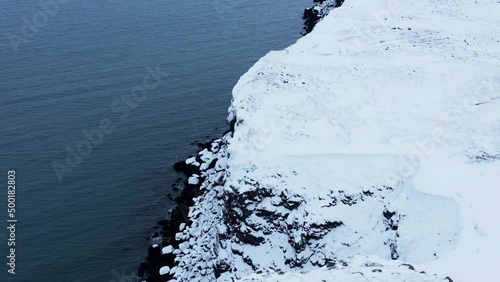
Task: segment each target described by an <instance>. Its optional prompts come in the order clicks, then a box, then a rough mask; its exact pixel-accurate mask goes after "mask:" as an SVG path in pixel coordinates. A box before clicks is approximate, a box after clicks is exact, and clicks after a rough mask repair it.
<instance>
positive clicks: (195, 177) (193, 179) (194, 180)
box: [188, 174, 200, 185]
mask: <svg viewBox="0 0 500 282" xmlns="http://www.w3.org/2000/svg"><path fill="white" fill-rule="evenodd" d="M198 177H199V176H198V175H196V174H193V175H192V176H191V177H189V178H188V183H189V184H191V185H197V184H198V183H199V182H200V179H199V178H198Z"/></svg>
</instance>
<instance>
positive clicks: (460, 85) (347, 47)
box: [170, 0, 500, 282]
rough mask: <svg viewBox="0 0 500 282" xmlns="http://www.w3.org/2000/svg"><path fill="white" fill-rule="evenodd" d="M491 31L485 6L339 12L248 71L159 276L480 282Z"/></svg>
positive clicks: (498, 138) (494, 97)
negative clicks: (172, 258) (171, 257)
mask: <svg viewBox="0 0 500 282" xmlns="http://www.w3.org/2000/svg"><path fill="white" fill-rule="evenodd" d="M499 15H500V1H496V0H494V1H492V0H476V1H474V0H472V1H471V0H456V1H451V0H442V1H439V0H438V1H436V0H418V1H417V0H408V1H400V0H380V1H373V0H347V1H346V2H344V4H343V6H342V7H340V8H338V9H336V10H334V11H333V12H331V13H330V14H329V15H328V16H327V17H325V18H324V19H323V20H322V21H321V22H320V23H319V24H318V25H317V26H316V27H315V29H314V31H313V32H312V33H310V34H308V35H307V36H305V37H304V38H302V39H300V40H299V41H298V42H297V43H296V44H294V45H292V46H290V47H289V48H287V49H285V50H282V51H277V52H270V53H269V54H268V55H266V56H265V57H263V58H262V59H261V60H260V61H259V62H257V63H256V64H255V65H254V66H253V67H252V68H251V69H250V70H249V71H248V72H247V73H246V74H245V75H243V76H242V77H241V79H240V81H239V82H238V84H237V85H236V86H235V88H234V90H233V96H234V98H233V102H232V108H231V109H230V116H231V118H234V117H235V118H236V126H235V130H234V136H232V137H231V136H230V135H227V136H225V137H224V138H223V139H222V141H220V140H219V141H218V142H219V143H217V147H218V148H217V150H216V153H211V152H205V153H203V154H202V155H203V156H205V159H203V162H205V164H208V163H209V162H210V161H211V160H213V159H214V158H215V159H218V161H217V162H218V165H217V167H216V169H212V170H208V171H205V172H204V174H202V175H201V176H194V177H193V178H191V179H190V180H189V181H190V183H193V184H195V183H198V181H199V179H200V177H201V178H203V179H204V182H203V183H202V187H203V189H202V190H203V191H205V193H206V194H205V196H203V197H200V198H198V199H197V201H196V205H195V207H194V208H192V209H191V211H190V216H191V218H192V219H193V224H192V225H191V226H187V227H186V228H185V229H184V230H183V232H182V233H179V238H181V237H182V238H184V240H186V242H187V244H183V245H182V250H175V251H174V253H175V252H177V253H178V257H177V260H178V261H179V263H180V264H179V267H177V268H175V267H174V268H172V269H171V270H170V273H176V277H177V280H178V281H214V280H215V277H219V278H218V279H217V280H218V281H231V279H232V278H235V279H247V280H245V281H251V280H249V279H256V280H257V281H323V280H324V281H438V280H439V281H442V280H443V279H445V278H446V277H451V279H453V281H464V282H470V281H478V282H480V281H492V280H495V277H496V276H497V274H496V262H497V261H498V257H499V256H500V255H499V254H500V242H499V239H500V226H499V224H498V219H497V215H498V214H500V205H498V204H497V201H498V199H499V196H500V191H499V188H500V91H499V90H500V43H499V40H500V16H499ZM219 146H220V148H219ZM202 165H203V164H202ZM222 168H225V171H224V172H221V169H222ZM205 169H206V165H205ZM222 174H223V175H222ZM207 191H208V192H207ZM201 230H203V231H201ZM200 233H201V234H203V235H200ZM190 234H191V235H190ZM193 234H195V235H193ZM366 256H376V257H377V259H374V257H369V258H367V257H366ZM363 258H365V259H366V261H362V260H363ZM375 260H377V264H380V265H381V266H380V268H381V269H382V272H381V273H378V272H373V271H372V270H373V269H372V268H367V267H366V265H365V264H366V263H370V262H373V261H375ZM339 261H343V262H344V263H345V264H346V265H345V267H332V265H339ZM403 263H411V264H412V265H413V267H415V268H418V270H419V271H420V270H425V271H426V273H420V272H415V271H408V270H407V269H406V268H405V267H402V266H401V265H402V264H403ZM363 265H365V266H363ZM212 266H215V269H216V270H215V272H214V270H213V268H212ZM413 267H412V268H413ZM271 272H274V273H275V274H276V276H272V275H271ZM301 272H305V273H306V274H303V275H302V274H300V273H301ZM356 272H360V273H364V274H365V275H362V276H363V277H364V278H366V279H365V280H363V279H361V278H360V277H359V276H360V275H361V274H356ZM256 273H261V274H256ZM279 273H282V275H280V274H279ZM427 273H433V275H430V274H427ZM367 274H370V275H367ZM382 274H384V275H386V276H383V275H382ZM434 274H436V275H437V276H434ZM287 275H288V276H290V279H292V278H293V279H295V278H296V280H293V279H292V280H290V279H288V278H286V277H288V276H287ZM381 275H382V276H381ZM351 276H352V277H351ZM284 277H285V278H284ZM311 277H317V279H316V278H311ZM281 278H284V279H282V280H280V279H281ZM266 279H267V280H266Z"/></svg>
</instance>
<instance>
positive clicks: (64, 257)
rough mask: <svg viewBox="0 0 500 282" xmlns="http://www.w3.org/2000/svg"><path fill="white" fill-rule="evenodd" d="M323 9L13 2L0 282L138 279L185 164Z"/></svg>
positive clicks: (288, 4) (3, 91)
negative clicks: (241, 85)
mask: <svg viewBox="0 0 500 282" xmlns="http://www.w3.org/2000/svg"><path fill="white" fill-rule="evenodd" d="M311 2H312V1H309V0H296V1H285V0H276V1H264V0H254V1H243V0H206V1H172V0H148V1H134V0H122V1H118V0H109V1H106V0H101V1H98V0H87V1H77V0H64V1H63V0H59V1H56V0H41V1H40V2H39V1H8V0H0V7H1V9H0V187H1V189H0V281H2V282H3V281H27V282H31V281H51V282H58V281H61V282H68V281H75V282H80V281H96V282H98V281H106V282H107V281H117V282H118V281H131V280H127V278H128V277H130V276H131V275H133V274H135V273H136V271H137V268H138V266H139V263H140V261H141V260H142V259H144V257H145V255H146V252H147V250H146V248H147V246H148V244H149V242H150V241H149V240H147V238H148V237H149V236H150V235H151V234H152V233H153V232H154V230H153V226H154V225H155V222H156V221H157V220H159V219H162V218H163V216H164V215H165V214H166V212H167V211H168V209H170V208H171V207H172V205H173V202H172V197H175V195H176V193H178V192H175V191H172V188H171V184H172V183H173V182H174V181H175V180H176V179H177V177H179V176H178V175H177V174H176V173H175V172H174V171H173V169H172V168H171V166H172V164H173V163H174V162H175V161H178V160H180V159H182V158H184V157H186V156H188V155H189V154H192V153H194V152H195V151H196V146H194V145H192V144H190V143H191V142H192V141H195V140H200V141H204V140H206V139H208V138H213V137H219V136H220V135H221V134H222V132H223V131H224V130H225V129H226V128H227V125H226V123H225V118H226V116H227V107H228V106H229V104H230V99H231V89H232V87H233V86H234V85H235V84H236V82H237V80H238V79H239V77H240V76H241V75H242V74H243V73H244V72H245V71H246V70H247V69H248V68H249V67H251V65H252V64H253V63H254V62H255V61H257V60H258V59H259V58H260V57H262V56H263V55H265V54H266V53H267V52H268V51H270V50H273V49H282V48H284V47H286V46H288V45H290V44H292V43H293V42H294V41H295V40H297V39H298V38H300V36H301V35H300V32H301V28H302V21H301V15H302V11H303V9H304V8H305V7H306V6H308V5H310V4H311ZM40 3H45V5H40ZM151 73H153V75H152V74H151ZM151 77H153V78H152V79H151ZM145 79H146V81H145ZM145 82H146V84H145ZM131 95H135V96H131ZM134 97H135V98H134ZM85 134H87V135H89V136H91V137H90V139H93V141H94V142H93V143H90V142H88V143H87V142H86V141H88V138H87V137H86V135H85ZM69 152H71V153H69ZM75 155H77V156H75ZM54 165H55V166H56V167H57V169H56V170H57V171H59V177H58V175H57V173H56V170H55V169H54ZM10 169H15V170H16V199H17V201H16V204H17V210H16V219H17V220H18V222H17V224H16V274H15V275H11V274H8V273H7V269H8V267H7V265H6V263H7V259H6V256H7V255H8V253H7V241H6V240H7V236H8V233H7V230H6V228H5V226H6V225H7V224H6V220H7V212H6V206H7V184H6V183H7V170H10Z"/></svg>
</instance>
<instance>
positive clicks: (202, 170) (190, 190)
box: [138, 119, 235, 282]
mask: <svg viewBox="0 0 500 282" xmlns="http://www.w3.org/2000/svg"><path fill="white" fill-rule="evenodd" d="M234 123H235V119H232V120H229V129H228V130H227V131H226V132H225V133H224V134H223V137H222V138H220V139H213V140H210V141H208V142H205V143H200V142H198V143H197V145H198V146H199V147H200V149H201V150H200V151H199V152H198V153H197V154H196V155H195V156H191V157H189V158H188V159H186V160H185V161H180V162H177V163H175V164H174V165H173V168H174V170H175V171H177V172H179V173H182V174H184V176H185V178H184V182H183V186H184V188H183V190H182V192H181V195H180V196H179V197H177V198H176V199H175V201H176V202H177V205H176V207H174V208H173V209H172V210H171V211H170V214H169V215H168V217H169V218H170V219H163V220H160V221H158V223H157V226H158V227H157V228H159V229H160V231H159V232H156V233H155V234H154V235H153V237H152V238H154V239H155V238H156V239H160V240H159V241H161V245H160V244H153V245H151V246H150V247H149V248H148V256H147V258H146V260H145V261H143V262H142V263H141V265H140V267H139V270H138V277H139V281H147V282H164V281H169V280H170V279H172V278H174V277H173V274H174V272H173V271H172V270H174V269H176V267H178V262H177V261H176V260H175V258H176V256H177V255H178V253H177V252H176V250H179V249H181V248H182V246H183V243H186V241H187V240H186V238H182V236H180V235H179V234H182V231H183V230H184V228H185V227H186V226H191V224H192V221H191V220H190V207H192V206H193V205H194V204H195V202H196V200H195V199H196V197H198V196H201V195H203V193H204V191H203V190H204V187H202V184H203V183H204V182H205V180H206V179H207V177H208V174H210V175H211V176H213V174H218V181H220V182H219V184H221V185H222V184H223V177H224V172H225V166H224V164H225V162H224V160H222V158H221V157H224V156H225V153H224V152H222V149H223V148H224V147H225V146H227V140H228V139H230V138H231V137H232V135H233V132H234ZM167 270H168V271H167ZM160 273H163V274H160Z"/></svg>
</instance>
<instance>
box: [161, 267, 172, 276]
mask: <svg viewBox="0 0 500 282" xmlns="http://www.w3.org/2000/svg"><path fill="white" fill-rule="evenodd" d="M169 272H170V267H168V266H163V267H162V268H160V275H165V274H168V273H169Z"/></svg>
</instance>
